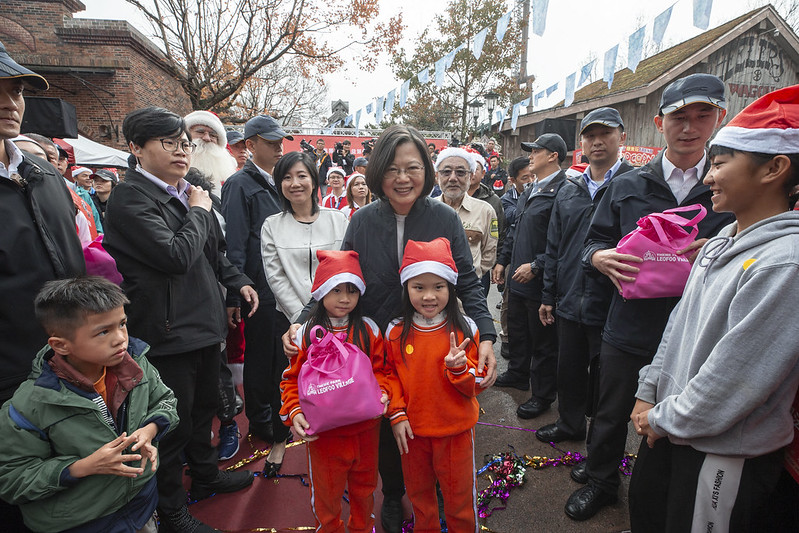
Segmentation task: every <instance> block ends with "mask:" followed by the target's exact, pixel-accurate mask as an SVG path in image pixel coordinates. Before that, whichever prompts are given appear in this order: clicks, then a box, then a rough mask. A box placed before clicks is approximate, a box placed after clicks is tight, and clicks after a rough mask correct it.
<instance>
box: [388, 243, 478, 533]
mask: <svg viewBox="0 0 799 533" xmlns="http://www.w3.org/2000/svg"><path fill="white" fill-rule="evenodd" d="M400 280H401V282H402V284H403V293H402V303H403V316H402V317H401V318H398V319H396V320H394V321H393V322H392V323H391V324H390V325H389V327H388V329H387V330H386V365H387V371H388V372H389V376H388V383H389V386H390V390H389V398H390V402H389V409H388V416H389V418H390V420H391V424H392V430H393V432H394V438H395V439H396V441H397V446H398V447H399V450H400V454H401V455H402V471H403V475H404V477H405V488H406V490H407V493H408V498H409V499H410V500H411V504H412V505H413V514H414V531H415V532H416V533H424V532H439V531H441V526H440V523H439V518H438V503H437V498H436V481H438V483H439V485H440V486H441V493H442V495H443V497H444V516H445V518H446V521H447V527H448V528H449V530H450V531H458V532H461V531H464V532H465V531H475V529H476V525H477V516H476V507H477V501H476V490H475V481H476V477H475V465H474V426H475V424H476V423H477V416H478V410H479V406H478V403H477V399H476V398H475V397H476V396H477V394H479V393H480V392H481V391H482V389H481V388H480V387H479V383H480V382H481V381H482V375H480V374H477V346H478V344H479V343H480V339H479V334H478V331H477V327H476V326H475V323H474V322H473V321H472V320H471V319H469V318H467V317H465V316H463V315H462V314H461V312H460V310H459V309H458V299H457V298H456V294H455V284H456V283H457V280H458V270H457V267H456V266H455V261H454V260H453V258H452V252H451V250H450V244H449V241H448V240H447V239H444V238H441V237H440V238H438V239H435V240H433V241H431V242H416V241H412V240H409V241H408V243H407V245H406V246H405V253H404V255H403V258H402V266H401V267H400Z"/></svg>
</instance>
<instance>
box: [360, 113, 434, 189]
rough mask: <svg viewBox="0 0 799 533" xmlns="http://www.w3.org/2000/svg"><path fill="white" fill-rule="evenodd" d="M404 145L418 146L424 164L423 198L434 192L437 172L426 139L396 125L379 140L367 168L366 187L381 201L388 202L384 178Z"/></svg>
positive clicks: (403, 126)
mask: <svg viewBox="0 0 799 533" xmlns="http://www.w3.org/2000/svg"><path fill="white" fill-rule="evenodd" d="M404 143H413V145H414V146H416V149H417V150H418V151H419V156H420V157H421V158H422V163H423V164H424V186H423V187H422V194H421V196H427V195H428V194H430V191H432V190H433V186H434V185H435V181H436V179H435V178H436V171H435V169H434V168H433V160H432V159H430V154H429V153H428V151H427V143H426V142H425V140H424V137H422V134H421V133H419V131H418V130H417V129H416V128H414V127H412V126H406V125H404V124H396V125H394V126H390V127H389V128H388V129H387V130H386V131H384V132H383V134H382V135H381V136H380V137H379V138H378V139H377V142H376V143H375V148H374V150H373V151H372V157H371V159H369V166H367V167H366V186H367V187H369V190H370V191H372V194H374V195H375V196H377V197H378V198H380V199H381V200H386V195H385V194H384V193H383V178H384V177H385V174H386V171H387V170H388V167H390V166H391V164H392V163H393V162H394V154H395V153H396V151H397V147H398V146H399V145H400V144H404Z"/></svg>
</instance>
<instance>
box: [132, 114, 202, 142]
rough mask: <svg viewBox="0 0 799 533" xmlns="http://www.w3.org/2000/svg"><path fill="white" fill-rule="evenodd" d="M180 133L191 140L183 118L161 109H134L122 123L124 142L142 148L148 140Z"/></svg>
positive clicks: (176, 135) (174, 135)
mask: <svg viewBox="0 0 799 533" xmlns="http://www.w3.org/2000/svg"><path fill="white" fill-rule="evenodd" d="M182 133H185V134H186V137H189V138H191V136H190V135H189V130H188V128H186V122H185V121H184V120H183V117H181V116H180V115H178V114H176V113H173V112H172V111H169V110H167V109H164V108H162V107H152V106H151V107H143V108H141V109H136V110H135V111H131V112H130V113H128V115H127V116H126V117H125V120H123V121H122V134H123V135H124V136H125V141H126V142H128V143H133V144H135V145H136V146H144V143H146V142H147V141H149V140H150V139H161V138H172V137H178V136H180V135H181V134H182Z"/></svg>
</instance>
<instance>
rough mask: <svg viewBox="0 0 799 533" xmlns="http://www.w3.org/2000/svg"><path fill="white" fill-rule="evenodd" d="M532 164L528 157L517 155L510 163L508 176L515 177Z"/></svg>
mask: <svg viewBox="0 0 799 533" xmlns="http://www.w3.org/2000/svg"><path fill="white" fill-rule="evenodd" d="M527 166H530V160H529V159H528V158H526V157H517V158H516V159H514V160H513V161H511V162H510V165H508V176H510V177H511V178H515V177H516V175H517V174H518V173H519V171H520V170H521V169H523V168H524V167H527Z"/></svg>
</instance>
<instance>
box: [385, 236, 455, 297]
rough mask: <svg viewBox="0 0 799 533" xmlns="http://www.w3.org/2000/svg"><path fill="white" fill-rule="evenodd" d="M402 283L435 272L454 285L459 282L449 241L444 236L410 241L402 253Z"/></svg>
mask: <svg viewBox="0 0 799 533" xmlns="http://www.w3.org/2000/svg"><path fill="white" fill-rule="evenodd" d="M399 274H400V283H402V284H405V282H406V281H408V280H409V279H411V278H415V277H416V276H420V275H422V274H435V275H436V276H439V277H442V278H444V279H445V280H447V281H448V282H450V283H452V284H453V285H455V284H457V283H458V267H457V266H455V260H454V259H453V258H452V249H451V248H450V245H449V241H448V240H447V239H445V238H444V237H439V238H437V239H433V240H432V241H430V242H419V241H408V244H406V245H405V253H404V254H402V266H401V267H400V271H399Z"/></svg>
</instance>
